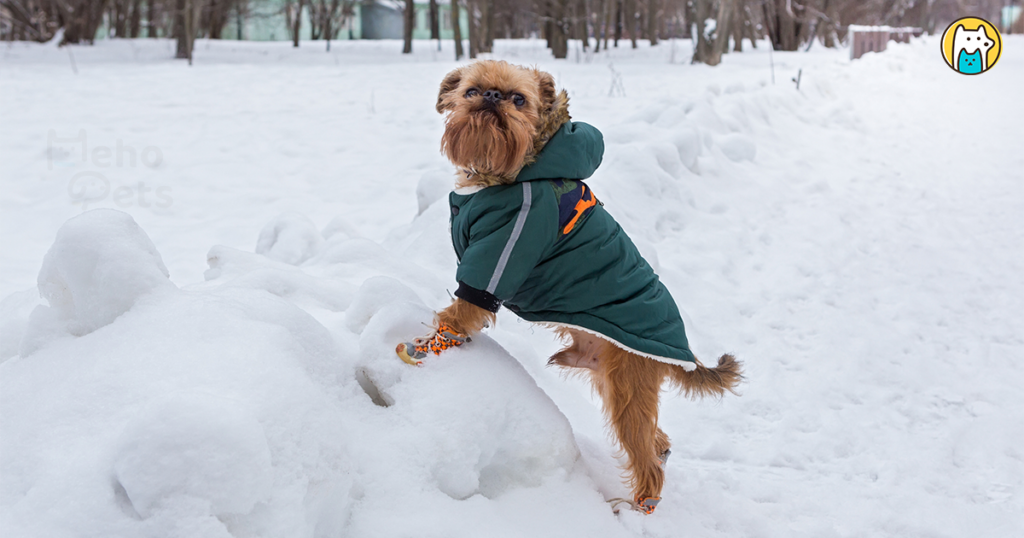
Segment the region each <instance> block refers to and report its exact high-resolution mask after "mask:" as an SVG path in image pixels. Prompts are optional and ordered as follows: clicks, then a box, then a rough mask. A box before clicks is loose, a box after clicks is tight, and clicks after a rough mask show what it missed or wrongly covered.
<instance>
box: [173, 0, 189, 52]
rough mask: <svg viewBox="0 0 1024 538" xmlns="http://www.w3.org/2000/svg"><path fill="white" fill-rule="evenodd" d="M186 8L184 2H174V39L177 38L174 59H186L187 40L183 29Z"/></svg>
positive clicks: (177, 0) (180, 0)
mask: <svg viewBox="0 0 1024 538" xmlns="http://www.w3.org/2000/svg"><path fill="white" fill-rule="evenodd" d="M187 7H188V5H187V4H186V0H176V2H175V3H174V37H175V38H177V40H178V43H177V45H178V46H177V50H176V51H175V54H174V57H175V58H188V48H189V47H188V40H187V33H186V31H185V30H186V28H185V26H186V25H185V19H186V13H185V10H186V8H187Z"/></svg>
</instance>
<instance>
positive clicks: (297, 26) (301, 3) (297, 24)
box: [292, 0, 306, 48]
mask: <svg viewBox="0 0 1024 538" xmlns="http://www.w3.org/2000/svg"><path fill="white" fill-rule="evenodd" d="M297 5H298V7H297V8H295V13H294V15H293V18H292V46H293V47H296V48H298V46H299V37H300V36H301V35H302V8H303V7H305V6H306V0H298V3H297Z"/></svg>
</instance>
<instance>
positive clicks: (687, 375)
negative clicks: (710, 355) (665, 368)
mask: <svg viewBox="0 0 1024 538" xmlns="http://www.w3.org/2000/svg"><path fill="white" fill-rule="evenodd" d="M668 377H669V380H670V381H671V383H672V384H673V385H674V386H675V387H676V388H677V389H679V391H680V392H682V393H683V395H684V396H686V397H687V398H691V399H694V400H696V399H699V398H704V397H707V396H716V397H719V398H720V397H722V396H724V395H725V392H726V391H729V392H732V393H733V394H735V393H736V390H735V389H736V386H737V385H739V383H740V381H742V380H743V365H742V364H741V363H740V362H739V361H737V360H736V357H733V356H732V355H722V356H721V358H719V359H718V365H717V366H715V367H714V368H708V367H706V366H704V365H703V364H701V363H700V361H698V362H697V369H696V370H693V371H692V372H687V371H686V370H684V369H682V368H681V367H675V366H673V367H670V368H669V376H668Z"/></svg>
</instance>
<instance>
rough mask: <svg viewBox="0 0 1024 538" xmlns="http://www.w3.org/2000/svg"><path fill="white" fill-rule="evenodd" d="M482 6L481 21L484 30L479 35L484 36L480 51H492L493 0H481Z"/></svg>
mask: <svg viewBox="0 0 1024 538" xmlns="http://www.w3.org/2000/svg"><path fill="white" fill-rule="evenodd" d="M481 1H482V5H483V6H484V10H485V11H484V14H483V22H484V30H483V32H481V33H480V35H481V36H482V37H483V38H484V42H483V44H482V45H481V46H480V52H492V51H493V50H494V0H481Z"/></svg>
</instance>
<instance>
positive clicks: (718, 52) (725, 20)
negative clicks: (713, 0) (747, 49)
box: [704, 0, 736, 65]
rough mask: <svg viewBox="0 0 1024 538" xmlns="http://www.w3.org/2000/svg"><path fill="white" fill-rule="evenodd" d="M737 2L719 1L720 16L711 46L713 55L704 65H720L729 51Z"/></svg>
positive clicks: (730, 0) (717, 18)
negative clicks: (723, 56)
mask: <svg viewBox="0 0 1024 538" xmlns="http://www.w3.org/2000/svg"><path fill="white" fill-rule="evenodd" d="M735 3H736V0H719V2H718V16H717V17H716V19H715V21H716V23H715V24H716V25H715V41H714V44H713V45H712V46H711V54H710V55H709V56H708V58H707V61H705V62H704V63H706V64H708V65H718V64H719V63H721V61H722V55H723V54H725V53H726V52H728V51H729V36H730V35H731V34H732V17H733V16H734V12H735V11H736V10H735Z"/></svg>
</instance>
